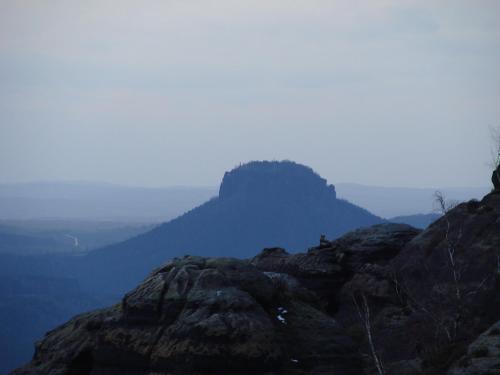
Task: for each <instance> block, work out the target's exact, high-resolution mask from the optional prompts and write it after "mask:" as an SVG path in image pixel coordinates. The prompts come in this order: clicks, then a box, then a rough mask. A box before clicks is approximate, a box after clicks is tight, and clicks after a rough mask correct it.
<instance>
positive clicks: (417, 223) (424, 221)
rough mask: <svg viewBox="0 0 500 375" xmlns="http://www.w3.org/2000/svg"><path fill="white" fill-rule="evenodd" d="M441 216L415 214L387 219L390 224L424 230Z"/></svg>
mask: <svg viewBox="0 0 500 375" xmlns="http://www.w3.org/2000/svg"><path fill="white" fill-rule="evenodd" d="M440 217H441V215H439V214H417V215H406V216H396V217H392V218H390V219H388V221H390V222H392V223H399V224H408V225H411V226H412V227H414V228H419V229H425V228H427V227H428V226H429V225H431V224H432V223H433V222H435V221H436V220H437V219H439V218H440Z"/></svg>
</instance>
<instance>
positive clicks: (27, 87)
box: [0, 0, 500, 187]
mask: <svg viewBox="0 0 500 375" xmlns="http://www.w3.org/2000/svg"><path fill="white" fill-rule="evenodd" d="M499 67H500V2H498V1H497V0H491V1H484V0H474V1H463V0H453V1H446V0H443V1H436V0H432V1H426V0H418V1H410V0H397V1H388V0H377V1H373V0H364V1H361V0H349V1H335V0H328V1H319V0H304V1H296V0H286V1H285V0H266V1H259V0H252V1H247V0H238V1H234V0H217V1H212V0H161V1H129V0H121V1H107V0H99V1H95V0H89V1H71V0H50V1H48V0H31V1H30V0H12V1H11V0H0V183H12V182H27V181H59V180H65V181H67V180H79V181H102V182H111V183H117V184H124V185H134V186H151V187H154V186H171V185H198V186H201V185H203V186H215V185H217V184H218V183H219V182H220V180H221V178H222V176H223V173H224V171H226V170H230V169H232V168H233V167H235V166H237V165H238V164H240V163H244V162H247V161H250V160H264V159H267V160H282V159H289V160H294V161H297V162H299V163H302V164H306V165H309V166H311V167H312V168H313V169H315V170H316V171H317V172H318V173H320V174H321V175H322V176H323V177H325V178H327V179H328V180H329V181H330V182H331V183H338V182H354V183H360V184H369V185H379V186H405V187H436V186H487V185H488V184H489V179H490V176H491V171H490V168H489V167H488V166H487V163H488V161H489V160H490V153H489V149H490V136H489V127H495V126H500V69H499Z"/></svg>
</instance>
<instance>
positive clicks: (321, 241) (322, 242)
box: [319, 234, 330, 247]
mask: <svg viewBox="0 0 500 375" xmlns="http://www.w3.org/2000/svg"><path fill="white" fill-rule="evenodd" d="M328 246H330V241H328V240H327V239H326V236H325V235H324V234H322V235H321V236H320V238H319V247H328Z"/></svg>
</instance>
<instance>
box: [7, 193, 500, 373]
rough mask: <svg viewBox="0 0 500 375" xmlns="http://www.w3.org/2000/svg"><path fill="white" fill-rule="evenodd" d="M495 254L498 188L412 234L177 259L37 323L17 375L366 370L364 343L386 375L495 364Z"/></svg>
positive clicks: (371, 233) (499, 226) (499, 309)
mask: <svg viewBox="0 0 500 375" xmlns="http://www.w3.org/2000/svg"><path fill="white" fill-rule="evenodd" d="M499 259H500V196H499V195H498V194H491V195H489V196H487V197H485V198H484V199H483V200H482V201H481V202H477V201H472V202H469V203H464V204H461V205H459V206H458V207H456V208H455V209H453V210H452V211H451V212H449V213H448V214H447V215H445V216H444V217H442V218H441V219H439V220H438V221H436V222H435V223H434V224H432V225H431V226H430V227H429V228H428V229H426V230H425V231H423V232H421V231H419V230H416V229H414V228H412V227H410V226H407V225H401V224H383V225H376V226H373V227H370V228H366V229H360V230H357V231H354V232H351V233H349V234H347V235H345V236H343V237H341V238H339V239H337V240H335V241H327V240H325V239H324V238H322V240H321V242H320V245H319V246H318V247H314V248H311V249H309V250H308V251H307V252H305V253H299V254H289V253H288V252H286V251H285V250H284V249H281V248H269V249H265V250H263V251H262V252H261V253H260V254H258V255H257V256H255V257H254V258H252V259H249V260H236V259H231V258H203V257H184V258H178V259H174V260H173V261H171V262H169V263H168V264H166V265H164V266H162V267H160V268H158V269H157V270H155V271H154V272H153V273H152V274H151V275H150V276H149V277H148V278H147V279H146V280H145V281H144V282H142V283H141V284H140V285H139V286H138V287H137V288H136V289H134V290H133V291H131V292H130V293H128V294H127V295H125V297H124V298H123V300H122V303H121V304H120V305H117V306H114V307H112V308H109V309H106V310H102V311H98V312H94V313H90V314H84V315H81V316H78V317H76V318H74V319H72V320H71V321H70V322H68V323H67V324H65V325H64V326H62V327H60V328H58V329H56V330H54V331H51V332H49V333H48V334H47V335H46V336H45V337H44V339H43V340H42V341H40V342H39V343H38V344H37V349H36V353H35V356H34V359H33V361H32V362H31V363H29V364H28V365H26V366H25V367H23V368H21V369H19V370H17V372H16V374H49V373H50V374H104V373H105V374H115V373H116V374H123V373H126V374H153V373H154V374H165V375H166V374H173V375H175V374H234V375H237V374H238V375H239V374H241V375H243V374H269V375H271V374H274V375H279V374H346V375H347V374H377V370H376V369H375V367H374V361H373V354H374V353H375V354H376V355H377V356H378V358H380V361H381V362H382V364H383V366H384V368H385V373H386V374H389V375H390V374H394V375H400V374H408V375H410V374H414V375H416V374H436V375H437V374H444V373H446V372H447V371H449V374H450V375H457V374H479V373H480V372H477V371H483V370H484V369H488V371H490V370H491V371H490V373H492V374H495V372H494V371H496V367H495V366H497V364H496V362H495V361H496V358H497V354H498V353H497V352H496V349H495V348H496V345H497V341H495V340H496V338H497V336H496V335H497V333H496V332H497V331H496V328H495V327H492V328H491V329H489V330H488V331H487V333H485V334H483V335H481V336H480V338H479V339H478V336H479V335H480V334H481V333H482V332H484V331H485V330H486V329H488V327H490V326H492V324H494V323H495V322H497V321H498V319H499V317H500V293H499V290H500V269H499V268H498V267H499V263H498V262H499ZM366 321H368V322H369V323H370V324H369V325H368V326H367V325H366ZM368 336H370V338H371V339H370V340H368ZM485 346H486V347H488V352H487V353H486V350H485V349H481V348H483V347H485ZM478 348H479V349H478ZM478 350H479V352H480V353H482V354H481V355H482V357H480V356H479V355H478V353H477V352H478ZM479 358H483V360H481V362H480V360H479ZM488 366H490V367H488ZM491 366H493V367H491ZM478 369H479V370H478ZM454 371H455V372H454ZM457 371H458V372H457ZM474 371H476V372H474ZM485 373H488V372H485Z"/></svg>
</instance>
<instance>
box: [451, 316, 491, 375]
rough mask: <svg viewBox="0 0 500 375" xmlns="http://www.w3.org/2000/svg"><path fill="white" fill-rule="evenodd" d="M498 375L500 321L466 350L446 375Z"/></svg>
mask: <svg viewBox="0 0 500 375" xmlns="http://www.w3.org/2000/svg"><path fill="white" fill-rule="evenodd" d="M465 374H467V375H484V374H488V375H500V321H498V322H496V323H495V324H493V326H491V327H490V328H489V329H488V330H487V331H486V332H484V333H483V334H481V335H480V336H479V337H478V338H477V339H476V340H474V342H473V343H472V344H470V345H469V347H468V348H467V354H466V355H464V356H463V357H462V358H460V360H459V361H458V362H457V363H456V364H455V365H454V366H453V368H452V369H451V370H450V371H448V375H465Z"/></svg>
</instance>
